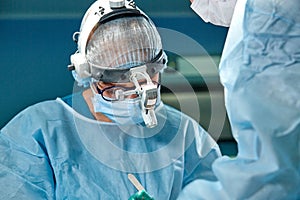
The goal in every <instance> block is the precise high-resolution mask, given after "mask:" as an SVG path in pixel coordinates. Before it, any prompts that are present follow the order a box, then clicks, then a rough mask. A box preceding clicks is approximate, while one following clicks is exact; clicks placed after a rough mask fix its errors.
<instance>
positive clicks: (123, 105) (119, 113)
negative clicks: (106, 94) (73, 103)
mask: <svg viewBox="0 0 300 200" xmlns="http://www.w3.org/2000/svg"><path fill="white" fill-rule="evenodd" d="M92 91H93V93H94V97H93V98H92V103H93V106H94V111H95V112H100V113H102V114H104V115H105V116H107V117H108V118H109V119H111V120H112V121H113V122H115V123H118V124H140V123H143V122H144V120H143V117H142V109H141V106H140V102H141V98H139V97H138V98H134V99H125V100H122V101H106V100H104V99H103V98H102V96H101V95H100V94H98V93H95V92H94V90H93V89H92ZM160 102H161V100H160V87H159V88H158V96H157V102H156V106H158V105H159V104H160Z"/></svg>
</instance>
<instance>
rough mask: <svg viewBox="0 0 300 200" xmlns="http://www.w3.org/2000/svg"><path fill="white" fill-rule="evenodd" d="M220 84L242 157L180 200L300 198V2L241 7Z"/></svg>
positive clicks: (248, 1)
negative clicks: (215, 178) (222, 87)
mask: <svg viewBox="0 0 300 200" xmlns="http://www.w3.org/2000/svg"><path fill="white" fill-rule="evenodd" d="M220 77H221V81H222V83H223V85H224V87H225V100H226V109H227V112H228V116H229V119H230V123H231V126H232V133H233V136H234V138H235V139H236V141H237V143H238V155H237V157H236V158H228V157H225V156H224V157H221V158H219V159H217V160H216V161H215V162H214V163H213V171H214V173H215V175H216V176H217V178H218V181H207V180H197V181H194V182H193V183H191V184H189V185H188V186H186V187H185V189H184V191H183V192H182V194H181V195H180V198H179V199H180V200H186V199H189V200H199V199H209V200H210V199H218V200H219V199H223V200H224V199H229V200H231V199H254V200H260V199H262V200H265V199H272V200H274V199H278V200H282V199H287V200H295V199H300V1H299V0H289V1H280V0H278V1H275V0H238V1H237V5H236V7H235V12H234V15H233V18H232V22H231V26H230V29H229V32H228V36H227V39H226V43H225V46H224V50H223V54H222V58H221V63H220Z"/></svg>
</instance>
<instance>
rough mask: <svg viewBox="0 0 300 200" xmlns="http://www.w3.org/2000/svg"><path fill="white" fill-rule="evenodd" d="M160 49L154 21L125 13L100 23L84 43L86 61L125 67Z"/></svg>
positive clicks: (139, 63) (141, 60)
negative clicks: (126, 15) (86, 42)
mask: <svg viewBox="0 0 300 200" xmlns="http://www.w3.org/2000/svg"><path fill="white" fill-rule="evenodd" d="M161 49H162V44H161V38H160V35H159V33H158V32H157V29H156V27H155V26H154V24H153V23H152V22H151V21H150V20H149V19H146V18H145V17H142V16H134V17H133V16H128V17H122V18H118V19H113V20H110V21H108V22H105V23H103V24H99V26H98V27H97V29H96V30H95V31H94V33H93V34H92V35H91V36H90V39H89V42H88V44H87V50H86V58H87V61H88V62H89V63H90V64H91V65H93V66H98V67H105V68H106V67H111V68H117V69H128V68H131V67H135V66H137V65H142V64H144V63H147V62H150V61H151V60H152V59H154V58H155V57H156V56H157V54H158V53H159V52H160V50H161Z"/></svg>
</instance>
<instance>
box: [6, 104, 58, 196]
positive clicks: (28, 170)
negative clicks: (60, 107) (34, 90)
mask: <svg viewBox="0 0 300 200" xmlns="http://www.w3.org/2000/svg"><path fill="white" fill-rule="evenodd" d="M30 112H31V109H26V110H24V111H23V112H21V113H19V114H18V115H17V116H16V117H14V118H13V119H12V120H11V121H10V122H9V123H8V124H7V125H6V126H5V127H4V128H2V129H1V131H0V199H55V194H54V187H55V180H54V178H53V177H54V174H53V170H52V168H51V165H50V161H49V158H48V157H47V150H46V148H45V142H44V140H43V128H42V126H41V124H42V123H44V122H43V121H42V120H41V118H39V117H38V116H37V115H35V116H32V114H33V113H30ZM35 114H36V113H35ZM39 119H40V120H39Z"/></svg>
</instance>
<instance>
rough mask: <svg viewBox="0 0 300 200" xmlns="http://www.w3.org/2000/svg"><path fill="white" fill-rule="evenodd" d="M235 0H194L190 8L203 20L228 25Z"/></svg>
mask: <svg viewBox="0 0 300 200" xmlns="http://www.w3.org/2000/svg"><path fill="white" fill-rule="evenodd" d="M235 4H236V0H217V1H210V0H206V1H199V0H194V1H193V3H192V5H191V8H192V9H193V10H194V11H195V12H196V13H197V14H198V15H199V16H200V17H201V18H202V19H203V20H204V21H205V22H211V23H213V24H215V25H219V26H226V27H229V26H230V22H231V18H232V15H233V11H234V7H235Z"/></svg>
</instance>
